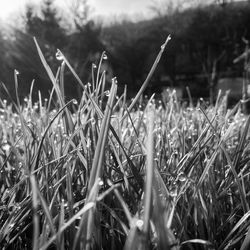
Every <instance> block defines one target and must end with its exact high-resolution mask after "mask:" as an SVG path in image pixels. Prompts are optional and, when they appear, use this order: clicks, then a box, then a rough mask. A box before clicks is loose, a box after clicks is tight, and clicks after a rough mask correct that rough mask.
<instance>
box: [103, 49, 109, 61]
mask: <svg viewBox="0 0 250 250" xmlns="http://www.w3.org/2000/svg"><path fill="white" fill-rule="evenodd" d="M102 58H103V60H108V56H107V54H106V52H105V51H104V52H103V56H102Z"/></svg>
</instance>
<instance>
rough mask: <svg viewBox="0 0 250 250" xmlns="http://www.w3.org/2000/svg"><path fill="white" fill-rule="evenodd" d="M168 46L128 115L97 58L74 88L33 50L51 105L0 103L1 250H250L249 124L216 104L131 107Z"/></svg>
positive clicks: (172, 100)
mask: <svg viewBox="0 0 250 250" xmlns="http://www.w3.org/2000/svg"><path fill="white" fill-rule="evenodd" d="M167 42H168V40H167V41H166V43H165V44H164V45H163V46H162V47H161V50H160V53H159V55H158V57H157V59H156V61H155V63H154V65H153V67H152V69H151V71H150V73H149V76H148V77H147V79H146V81H145V82H144V84H143V85H142V88H141V90H140V91H139V93H138V94H137V95H136V97H135V99H134V100H133V101H132V103H131V105H129V106H127V103H128V102H127V100H126V91H124V93H123V94H122V95H121V96H117V81H116V79H115V78H114V79H113V80H112V85H111V87H110V89H109V90H106V89H107V86H105V83H106V81H105V72H101V63H102V60H103V59H104V58H105V57H106V55H105V53H104V54H103V55H102V58H101V60H100V65H99V67H98V68H97V69H95V68H93V78H92V82H91V83H89V84H87V85H84V84H83V83H82V82H81V80H80V79H79V78H78V76H77V74H76V73H75V72H74V70H73V69H72V67H71V66H70V64H69V62H68V61H67V59H66V58H65V57H64V56H63V54H62V53H61V52H60V51H58V53H57V58H58V59H59V60H61V61H62V64H61V66H60V67H59V69H58V72H57V74H56V76H54V74H53V73H52V71H51V70H50V68H49V66H48V65H47V63H46V61H45V59H44V57H43V55H42V52H41V51H40V48H39V46H38V44H37V43H36V45H37V48H38V52H39V55H40V58H41V60H42V63H43V65H44V67H45V69H46V70H47V73H48V75H49V77H50V79H51V82H52V84H53V89H52V93H51V96H50V98H49V100H43V99H42V97H40V99H39V101H38V102H35V103H34V102H33V100H32V89H31V93H30V95H29V96H28V98H26V99H25V101H24V103H23V105H20V101H19V99H18V95H17V98H16V99H17V101H16V102H12V103H11V104H8V103H7V102H6V101H5V100H1V101H0V102H1V104H0V105H1V109H0V168H1V169H0V171H1V172H0V192H1V204H0V246H1V249H32V248H33V249H34V250H35V249H73V250H75V249H122V248H123V249H126V250H129V249H240V248H241V249H248V248H249V238H250V237H249V233H248V230H249V216H250V212H249V192H250V175H249V173H250V171H249V160H250V156H249V155H250V154H249V153H250V152H249V151H250V146H249V139H250V137H249V124H250V118H249V117H248V116H246V115H243V114H242V113H241V108H240V103H239V104H238V105H236V106H235V107H234V108H233V109H231V110H229V109H227V108H226V97H221V96H220V95H219V96H218V99H217V102H216V104H215V105H214V106H206V103H204V102H203V101H202V100H200V101H199V102H198V104H197V106H196V107H194V106H193V105H192V104H191V102H190V105H189V106H184V105H183V104H181V103H180V101H179V100H178V99H177V97H176V94H175V92H172V93H170V92H169V95H168V98H167V99H165V101H164V102H161V101H156V100H155V99H154V98H153V96H152V98H150V99H149V100H145V99H143V98H141V96H142V93H143V90H144V89H145V88H146V86H147V84H148V82H149V80H150V78H151V76H152V74H153V72H154V69H155V67H156V65H157V63H158V61H159V60H160V57H161V54H162V53H163V50H164V48H165V45H166V44H167ZM65 66H67V67H68V68H69V69H70V70H71V72H72V74H74V76H75V78H76V80H77V81H78V83H79V86H80V87H81V91H82V98H81V100H79V101H78V102H77V101H76V100H71V101H69V102H68V103H65V97H64V68H65ZM18 77H19V76H18V73H17V72H15V83H16V89H18ZM17 92H18V91H17ZM52 102H54V103H53V107H55V108H54V109H52Z"/></svg>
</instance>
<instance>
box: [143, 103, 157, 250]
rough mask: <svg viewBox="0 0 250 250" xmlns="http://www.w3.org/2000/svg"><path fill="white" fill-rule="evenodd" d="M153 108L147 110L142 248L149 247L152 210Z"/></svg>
mask: <svg viewBox="0 0 250 250" xmlns="http://www.w3.org/2000/svg"><path fill="white" fill-rule="evenodd" d="M154 112H155V110H154V108H153V107H152V106H151V105H150V106H149V111H148V140H147V168H146V182H145V184H144V213H143V234H144V235H143V236H144V242H143V249H148V247H149V222H150V218H151V211H152V205H153V203H152V187H153V178H154V121H155V120H154V119H155V118H154V117H155V116H154Z"/></svg>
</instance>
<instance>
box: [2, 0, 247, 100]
mask: <svg viewBox="0 0 250 250" xmlns="http://www.w3.org/2000/svg"><path fill="white" fill-rule="evenodd" d="M0 20H1V21H0V26H1V29H0V81H1V82H3V83H4V84H5V85H6V86H7V88H8V89H9V91H10V93H12V94H14V70H15V69H16V70H18V72H19V73H20V74H19V76H18V78H19V95H20V97H21V98H24V97H25V96H27V95H28V93H29V90H30V86H31V82H32V81H33V80H35V81H34V91H33V93H34V98H36V97H37V95H36V94H37V92H38V90H39V91H41V93H42V96H43V97H46V96H47V95H49V92H50V90H51V88H52V84H51V82H50V80H49V78H48V76H47V74H46V72H45V69H44V68H43V66H42V64H41V61H40V58H39V56H38V53H37V51H36V48H35V44H34V41H33V37H36V39H37V41H38V43H39V45H40V47H41V49H42V51H43V53H44V55H45V58H46V60H47V62H48V64H49V65H50V67H51V68H52V71H53V72H54V74H56V71H57V68H58V67H59V66H60V63H61V62H60V61H59V60H57V59H56V56H55V55H56V51H57V48H58V49H60V50H61V51H62V52H63V54H64V55H65V56H66V58H67V59H68V61H69V62H70V63H71V65H72V66H73V68H74V69H75V70H76V72H77V73H78V75H79V76H80V78H81V79H82V80H83V82H84V83H87V82H88V81H91V68H92V64H93V63H94V64H98V62H99V59H100V55H101V53H102V52H103V51H104V50H105V51H106V54H107V56H108V60H105V61H104V64H103V69H105V70H106V72H107V81H108V82H110V80H111V78H112V77H114V76H116V77H117V79H118V86H119V91H123V89H124V87H125V85H127V88H128V95H129V96H131V97H132V96H133V95H134V94H135V93H136V91H137V90H138V89H139V88H140V86H141V85H142V83H143V81H144V80H145V77H146V76H147V73H148V72H149V70H150V68H151V66H152V64H153V62H154V60H155V57H156V55H157V53H158V52H159V49H160V46H161V44H162V43H164V41H165V39H166V37H167V36H168V35H169V34H171V37H172V40H171V41H170V43H169V44H168V46H167V48H166V52H165V53H164V56H163V58H162V60H161V62H160V64H159V66H158V68H157V71H156V72H155V74H154V77H153V79H152V81H151V82H150V86H149V87H148V88H147V90H146V94H148V95H150V94H152V93H156V94H157V95H159V96H161V95H162V93H163V94H164V91H166V89H167V88H170V89H171V88H176V90H177V93H178V95H179V96H180V97H182V98H184V99H185V98H187V93H186V87H187V86H188V87H189V89H190V92H191V94H192V96H193V98H198V97H203V98H206V99H208V100H210V102H212V101H214V99H215V98H216V93H217V91H218V89H222V90H223V91H225V90H226V89H231V96H230V97H231V100H232V101H234V100H237V99H239V98H241V94H242V82H243V80H244V81H248V72H249V69H250V67H249V54H250V50H249V44H248V42H249V40H250V1H236V0H234V1H233V0H231V1H230V0H221V1H219V0H211V1H209V0H155V1H150V0H131V1H130V0H60V1H59V0H40V1H39V0H33V1H32V0H22V1H21V0H9V1H5V0H0ZM65 78H66V81H65V93H66V98H68V99H70V98H78V97H79V96H81V93H80V92H79V90H77V88H76V87H75V86H77V85H76V83H75V82H74V81H75V80H74V78H73V77H72V76H71V73H70V72H69V71H67V70H66V72H65ZM246 86H247V85H246ZM0 91H1V92H0V95H1V96H2V97H4V98H6V95H5V93H4V91H3V90H2V89H1V90H0ZM245 91H246V92H247V91H248V89H246V90H245Z"/></svg>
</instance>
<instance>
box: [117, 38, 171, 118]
mask: <svg viewBox="0 0 250 250" xmlns="http://www.w3.org/2000/svg"><path fill="white" fill-rule="evenodd" d="M170 40H171V36H170V35H169V36H168V37H167V39H166V41H165V43H164V44H163V45H162V46H161V49H160V51H159V53H158V55H157V57H156V59H155V61H154V64H153V66H152V68H151V69H150V71H149V73H148V75H147V77H146V80H145V81H144V83H143V84H142V86H141V88H140V90H139V91H138V92H137V94H136V96H135V98H134V100H133V101H132V103H131V104H130V106H129V107H128V111H129V112H130V111H131V110H132V109H133V107H134V106H135V104H136V103H137V101H138V100H139V99H140V97H141V95H142V94H143V92H144V90H145V89H146V87H147V86H148V84H149V82H150V80H151V78H152V76H153V74H154V72H155V69H156V68H157V65H158V63H159V62H160V59H161V57H162V54H163V52H164V50H165V47H166V46H167V44H168V42H169V41H170ZM126 114H127V113H125V114H124V116H123V117H122V121H123V120H124V119H125V117H126Z"/></svg>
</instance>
